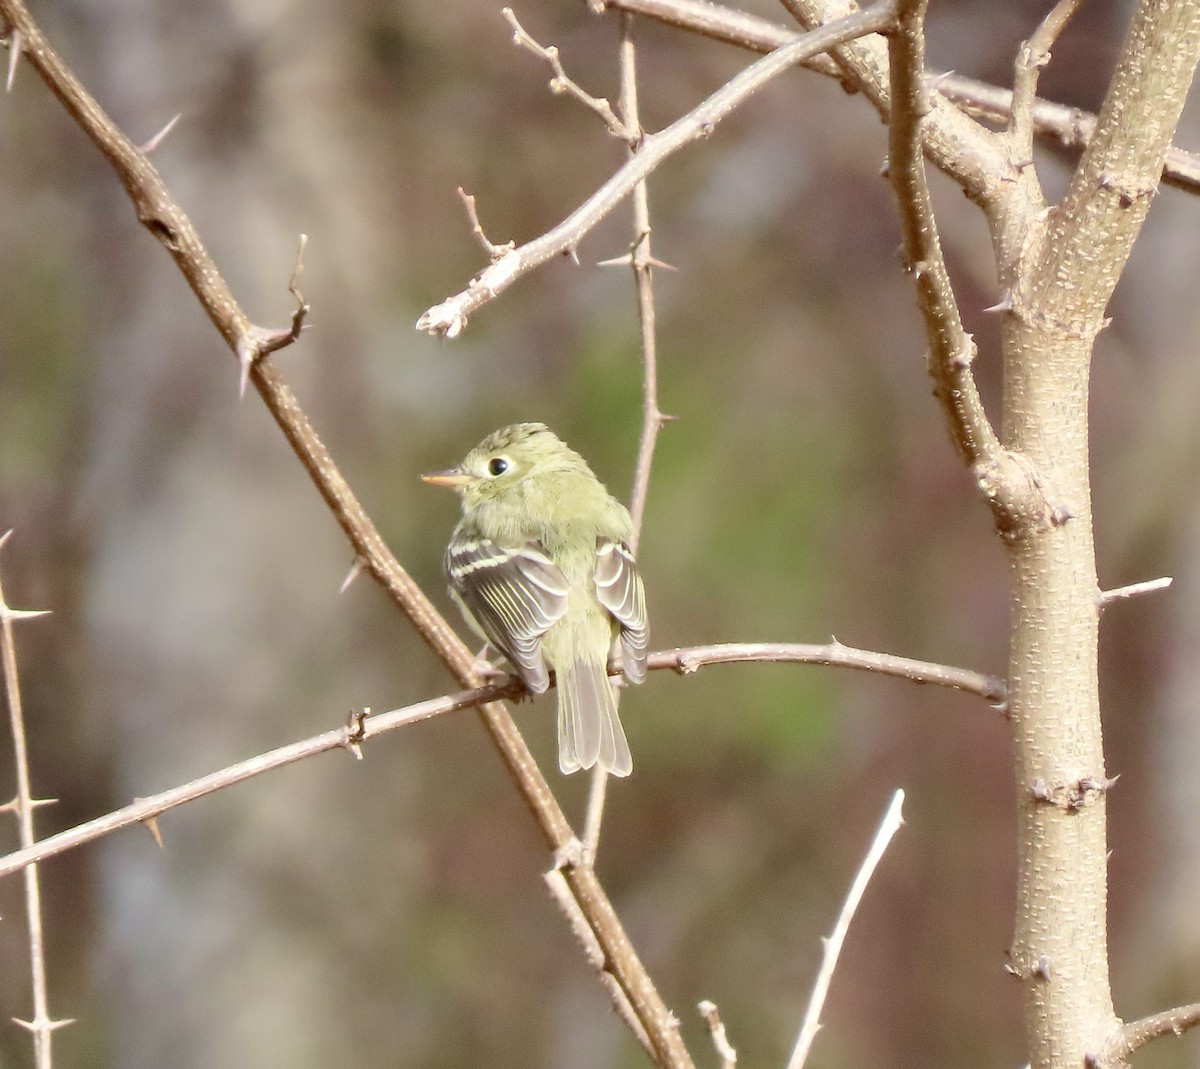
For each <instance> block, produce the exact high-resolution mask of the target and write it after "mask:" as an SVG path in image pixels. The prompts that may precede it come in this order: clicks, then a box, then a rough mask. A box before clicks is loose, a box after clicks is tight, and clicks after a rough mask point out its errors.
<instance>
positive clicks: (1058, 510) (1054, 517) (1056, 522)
mask: <svg viewBox="0 0 1200 1069" xmlns="http://www.w3.org/2000/svg"><path fill="white" fill-rule="evenodd" d="M1074 518H1075V513H1073V512H1072V511H1071V506H1070V505H1057V506H1055V507H1054V508H1053V509H1051V511H1050V526H1051V527H1062V526H1063V525H1064V524H1065V523H1066V522H1067V520H1071V519H1074Z"/></svg>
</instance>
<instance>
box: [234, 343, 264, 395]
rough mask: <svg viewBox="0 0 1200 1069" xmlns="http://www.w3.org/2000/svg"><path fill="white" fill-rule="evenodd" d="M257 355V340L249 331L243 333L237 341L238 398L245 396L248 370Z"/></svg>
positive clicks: (252, 365) (248, 379) (248, 378)
mask: <svg viewBox="0 0 1200 1069" xmlns="http://www.w3.org/2000/svg"><path fill="white" fill-rule="evenodd" d="M258 357H259V348H258V342H257V341H255V340H254V338H253V337H251V335H250V333H249V332H247V333H245V334H243V335H242V336H241V337H240V338H239V339H238V343H237V360H238V367H239V368H240V369H241V374H240V375H239V377H238V399H239V400H241V399H242V398H244V397H245V396H246V385H247V384H248V383H249V382H250V371H251V369H252V368H253V367H254V363H255V361H256V360H257V359H258Z"/></svg>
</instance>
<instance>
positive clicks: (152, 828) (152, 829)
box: [142, 817, 163, 850]
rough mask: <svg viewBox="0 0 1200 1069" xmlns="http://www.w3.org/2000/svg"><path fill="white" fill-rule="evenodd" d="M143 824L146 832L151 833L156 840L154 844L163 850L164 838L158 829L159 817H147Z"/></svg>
mask: <svg viewBox="0 0 1200 1069" xmlns="http://www.w3.org/2000/svg"><path fill="white" fill-rule="evenodd" d="M142 823H143V824H144V825H145V827H146V830H147V831H148V832H149V833H150V836H151V838H153V839H154V842H155V843H156V844H157V846H158V848H159V849H160V850H161V849H162V848H163V837H162V832H161V831H159V828H158V817H147V818H146V819H145V820H143V821H142Z"/></svg>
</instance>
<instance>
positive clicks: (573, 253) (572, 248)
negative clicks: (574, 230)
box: [563, 245, 579, 267]
mask: <svg viewBox="0 0 1200 1069" xmlns="http://www.w3.org/2000/svg"><path fill="white" fill-rule="evenodd" d="M563 255H564V256H569V257H570V258H571V263H573V264H574V265H575V266H576V267H578V266H579V247H578V246H577V245H568V246H567V247H566V248H565V249H563Z"/></svg>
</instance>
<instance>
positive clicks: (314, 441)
mask: <svg viewBox="0 0 1200 1069" xmlns="http://www.w3.org/2000/svg"><path fill="white" fill-rule="evenodd" d="M0 15H2V16H3V18H4V20H5V22H6V23H7V24H8V27H9V33H10V36H11V35H12V33H13V32H14V31H20V33H21V37H22V41H23V45H24V48H23V52H22V54H23V56H24V57H25V58H26V59H27V60H28V62H29V63H30V64H31V65H32V66H33V68H34V69H35V71H36V72H37V73H38V75H39V76H40V77H41V78H42V80H43V81H44V82H45V83H46V84H47V86H49V88H50V90H51V91H52V92H53V93H54V95H55V96H56V97H58V99H59V100H60V101H61V102H62V104H63V106H64V107H65V108H66V110H67V111H68V113H69V114H70V115H71V116H72V117H73V118H74V119H75V121H76V122H77V123H78V124H79V126H80V127H81V129H83V131H84V132H85V133H86V134H87V135H88V137H89V138H91V140H92V141H93V142H94V143H95V144H96V146H97V147H98V148H99V149H100V151H101V152H102V153H103V154H104V156H105V157H106V158H107V159H108V161H109V162H110V163H111V164H112V166H113V168H114V170H115V171H116V173H117V176H118V178H119V179H120V181H121V183H122V185H124V187H125V190H126V192H127V193H128V194H129V197H130V200H131V201H132V203H133V205H134V208H135V210H136V212H137V215H138V218H139V219H140V220H141V221H142V223H143V224H144V225H145V226H146V227H147V228H148V229H149V230H150V232H151V233H152V234H154V236H155V237H156V238H157V239H158V240H159V241H160V243H161V244H163V245H164V247H165V248H166V249H167V250H168V252H170V254H171V256H172V257H173V258H174V260H175V262H176V264H177V265H178V267H179V269H180V271H181V272H182V273H183V275H184V277H185V278H186V279H187V281H188V283H189V285H190V286H191V288H192V290H193V292H194V293H195V294H196V297H197V298H198V300H199V301H200V303H201V305H202V306H203V308H204V310H205V312H206V313H207V314H208V316H209V318H210V319H211V320H212V322H213V324H214V325H215V326H216V328H217V329H218V331H219V332H220V333H221V336H222V337H223V338H224V339H225V341H226V344H228V346H229V347H230V348H231V349H232V350H233V352H234V353H235V355H236V356H237V357H238V360H239V362H240V363H242V364H243V366H244V365H245V364H246V363H247V362H249V364H250V365H251V367H250V378H251V380H252V381H253V383H254V386H255V388H256V389H257V391H258V393H259V395H260V396H261V397H262V399H263V402H264V403H265V404H266V406H267V408H268V410H269V411H270V412H271V415H272V416H273V417H274V419H275V421H276V422H277V423H278V425H279V427H280V429H281V430H282V431H283V434H284V436H285V437H286V438H287V440H288V442H289V444H290V445H291V446H292V448H293V450H294V451H295V452H296V455H297V456H298V457H299V458H300V461H301V463H302V464H303V465H304V467H305V469H306V470H307V471H308V473H309V476H310V477H311V478H312V480H313V482H314V484H315V485H316V487H317V490H318V492H319V493H320V494H321V496H322V497H323V498H324V500H325V502H326V504H327V505H328V507H329V509H330V511H331V512H332V513H333V515H334V517H335V519H336V520H337V522H338V524H339V525H340V526H341V528H342V530H343V531H344V532H345V534H346V536H347V538H348V539H349V541H350V542H351V544H352V545H353V547H354V550H355V553H356V555H357V557H358V558H360V559H362V560H363V561H364V562H365V567H366V568H367V569H368V570H369V571H370V572H371V574H372V575H374V576H375V578H376V579H377V580H378V581H379V583H380V584H381V585H382V586H383V587H384V589H385V590H386V591H387V593H388V594H389V596H390V597H391V598H392V600H393V601H394V602H395V604H396V605H397V607H398V608H399V609H400V611H401V612H402V613H403V614H404V615H405V616H406V617H407V618H408V619H409V621H410V623H411V624H412V625H413V627H414V628H415V629H416V630H417V632H418V634H419V635H420V636H421V638H422V639H423V640H424V641H425V642H426V644H427V645H428V646H429V647H430V648H431V649H432V650H433V652H434V653H435V654H436V655H437V656H438V657H439V658H440V659H441V661H442V662H443V664H445V665H446V667H447V668H448V669H449V670H450V671H451V672H452V673H453V675H454V676H455V678H456V679H457V680H458V681H459V683H460V684H461V685H463V686H466V687H475V686H477V685H478V684H479V682H480V680H479V678H478V677H477V675H476V672H475V667H474V657H473V655H472V654H471V651H470V650H468V649H467V647H466V646H465V645H464V644H463V643H462V641H461V640H460V639H459V638H458V636H457V635H456V634H455V633H454V631H453V629H452V628H451V627H450V626H449V624H448V623H447V622H446V621H445V619H444V618H443V617H442V615H441V614H440V613H439V612H438V611H437V610H436V609H435V608H434V606H433V604H432V603H431V602H430V601H429V599H428V598H427V597H426V596H425V594H424V592H423V591H422V590H421V589H420V587H419V586H418V585H417V584H416V583H415V582H414V581H413V580H412V578H411V577H410V576H409V575H408V573H407V572H406V571H405V570H404V569H403V568H402V567H401V566H400V563H399V562H398V561H397V560H396V558H395V557H394V556H393V554H392V553H391V551H390V550H389V549H388V547H387V546H386V545H385V543H384V541H383V539H382V538H381V537H380V535H379V532H378V530H377V529H376V527H375V525H374V523H373V522H372V521H371V519H370V517H369V516H368V515H367V513H366V511H365V510H364V509H363V507H362V505H361V504H360V502H359V501H358V499H357V498H356V497H355V495H354V494H353V492H352V491H351V489H350V487H349V485H348V484H347V483H346V481H345V479H344V478H343V477H342V474H341V472H340V471H339V470H338V468H337V466H336V465H335V464H334V462H333V458H332V457H331V456H330V454H329V452H328V450H327V449H326V448H325V446H324V444H323V443H322V442H321V440H320V438H319V437H318V436H317V434H316V432H315V430H314V429H313V427H312V425H311V423H309V421H308V418H307V416H306V415H305V413H304V411H303V409H302V408H301V407H300V405H299V402H298V401H297V400H296V398H295V395H294V394H293V393H292V392H291V390H290V389H289V388H288V387H287V386H286V385H285V383H284V382H283V380H282V378H281V376H280V374H279V372H278V370H277V368H276V367H275V365H274V363H273V362H272V361H271V359H270V358H269V356H268V355H267V353H268V352H269V351H270V349H271V348H272V347H273V345H274V344H275V343H276V342H277V341H280V340H281V339H284V338H286V337H288V336H289V335H291V334H292V333H293V330H292V329H284V330H276V331H267V330H264V329H263V328H259V327H255V326H254V325H253V324H252V323H251V322H250V320H249V317H248V316H247V315H246V314H245V312H244V311H242V309H241V306H240V305H239V304H238V303H237V301H236V300H235V298H234V296H233V293H232V291H231V290H230V289H229V286H228V284H227V283H226V282H225V280H224V278H223V277H222V275H221V273H220V271H219V270H218V268H217V265H216V264H215V262H214V261H213V259H212V257H211V256H210V255H209V254H208V251H207V250H206V249H205V247H204V245H203V244H202V242H201V241H200V238H199V236H198V234H197V233H196V230H195V228H194V227H193V226H192V223H191V221H190V220H189V219H188V217H187V215H186V214H185V213H184V211H183V209H182V208H181V207H180V206H179V205H178V203H177V202H176V201H175V200H174V198H173V197H172V196H171V194H170V191H169V190H168V189H167V186H166V184H165V183H164V182H163V181H162V178H161V177H160V176H159V174H158V172H157V171H156V170H155V169H154V167H153V165H152V164H151V163H150V161H149V159H147V157H146V155H145V153H143V152H141V150H139V149H138V148H137V146H136V145H134V144H133V143H132V142H131V141H130V140H129V139H128V138H127V137H126V136H125V135H124V134H123V133H122V132H121V131H120V130H119V129H118V127H117V126H116V124H115V123H114V122H113V121H112V119H111V118H110V117H109V116H108V115H107V114H106V113H105V112H104V110H103V109H102V108H101V107H100V105H99V104H98V103H97V102H96V101H95V99H94V98H93V97H92V96H91V95H90V94H89V93H88V92H87V90H86V89H85V88H84V86H83V85H82V83H81V82H80V81H79V79H78V78H76V76H75V74H74V73H73V72H72V71H71V69H70V68H69V67H68V65H67V64H66V63H65V62H64V61H63V60H62V59H61V58H60V57H59V56H58V54H57V53H56V52H55V51H54V50H53V48H51V46H50V44H49V42H48V41H47V40H46V38H45V35H44V34H43V33H42V32H41V30H40V29H39V28H38V26H37V25H36V24H35V22H34V20H33V18H32V17H31V16H30V14H29V11H28V10H27V8H26V7H25V4H24V3H23V2H22V0H0ZM501 262H503V261H501ZM295 323H296V321H295V319H294V320H293V328H295ZM295 333H297V334H298V331H295ZM479 715H480V717H481V719H482V720H483V723H484V725H485V726H486V727H487V729H488V731H489V733H490V735H491V738H492V741H493V743H494V744H495V746H496V748H497V750H498V751H499V752H500V755H501V758H502V759H503V761H504V763H505V766H506V767H507V769H508V771H509V774H510V775H511V777H512V779H513V782H514V784H515V785H516V787H517V789H518V790H519V791H520V793H521V795H522V797H523V798H524V800H525V803H526V806H527V807H528V808H529V811H530V812H531V814H532V815H533V817H534V819H535V820H536V822H537V825H538V828H539V829H540V831H541V832H542V835H543V837H544V838H545V840H546V843H547V845H548V846H549V847H550V849H551V850H553V851H554V852H556V853H557V852H559V851H561V850H565V849H567V848H568V846H569V845H570V844H571V843H573V842H575V841H576V840H575V836H574V833H573V832H572V830H571V826H570V824H569V823H568V821H567V818H566V816H565V815H564V814H563V811H562V809H561V807H560V806H559V804H558V801H557V799H556V798H555V797H554V794H553V792H552V791H551V790H550V786H549V784H548V783H547V782H546V779H545V777H544V776H543V775H542V773H541V770H540V769H539V768H538V766H537V763H536V762H535V761H534V759H533V755H532V754H531V753H530V752H529V747H528V746H527V745H526V743H525V740H524V739H523V738H522V737H521V734H520V732H519V731H518V730H517V727H516V724H515V723H514V722H513V719H512V716H511V714H510V713H509V712H508V710H507V709H506V708H505V707H504V706H503V705H502V704H500V703H499V702H489V703H488V704H486V705H483V706H481V707H480V710H479ZM564 876H565V879H566V880H567V883H568V884H569V886H570V887H571V891H572V893H573V894H574V896H575V898H576V900H577V901H578V903H579V906H580V909H581V910H582V911H583V913H584V915H585V916H586V917H587V918H588V923H589V924H590V925H591V926H592V930H593V931H594V932H595V933H596V937H597V939H598V940H599V942H600V945H601V947H602V948H603V950H604V954H605V958H606V960H607V962H608V967H609V969H610V970H611V972H612V974H613V975H614V976H615V977H616V978H617V982H618V983H619V984H620V986H621V988H622V990H623V991H624V992H625V994H626V996H627V997H628V999H629V1002H630V1004H631V1005H632V1006H633V1008H634V1012H635V1013H636V1015H637V1017H638V1020H639V1021H641V1023H642V1026H643V1027H644V1029H645V1031H646V1034H647V1035H648V1036H649V1037H650V1039H651V1042H652V1044H653V1046H654V1049H655V1051H656V1054H657V1061H658V1064H659V1065H660V1066H663V1067H664V1069H666V1067H670V1069H691V1065H692V1062H691V1058H690V1057H689V1056H688V1053H687V1049H686V1048H685V1047H684V1045H683V1042H682V1040H681V1039H680V1036H679V1032H678V1029H677V1028H676V1024H675V1018H674V1016H673V1014H672V1013H671V1012H670V1011H669V1010H668V1009H667V1006H666V1004H665V1003H664V1002H663V1001H662V998H661V997H660V996H659V994H658V991H657V989H656V988H655V986H654V983H653V981H652V980H651V979H650V976H649V974H648V973H647V972H646V969H645V966H644V965H643V964H642V962H641V960H640V959H639V958H638V956H637V953H636V951H635V950H634V948H633V945H632V944H631V943H630V941H629V937H628V936H627V935H626V933H625V930H624V928H623V927H622V925H621V922H620V919H619V918H618V916H617V914H616V911H615V910H614V909H613V907H612V903H611V902H610V901H609V900H608V896H607V895H606V894H605V891H604V888H603V887H602V886H601V884H600V881H599V880H598V879H597V877H596V874H595V872H593V871H592V869H591V867H590V866H588V865H586V864H580V865H573V866H571V867H570V868H569V869H567V870H566V871H565V872H564Z"/></svg>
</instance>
